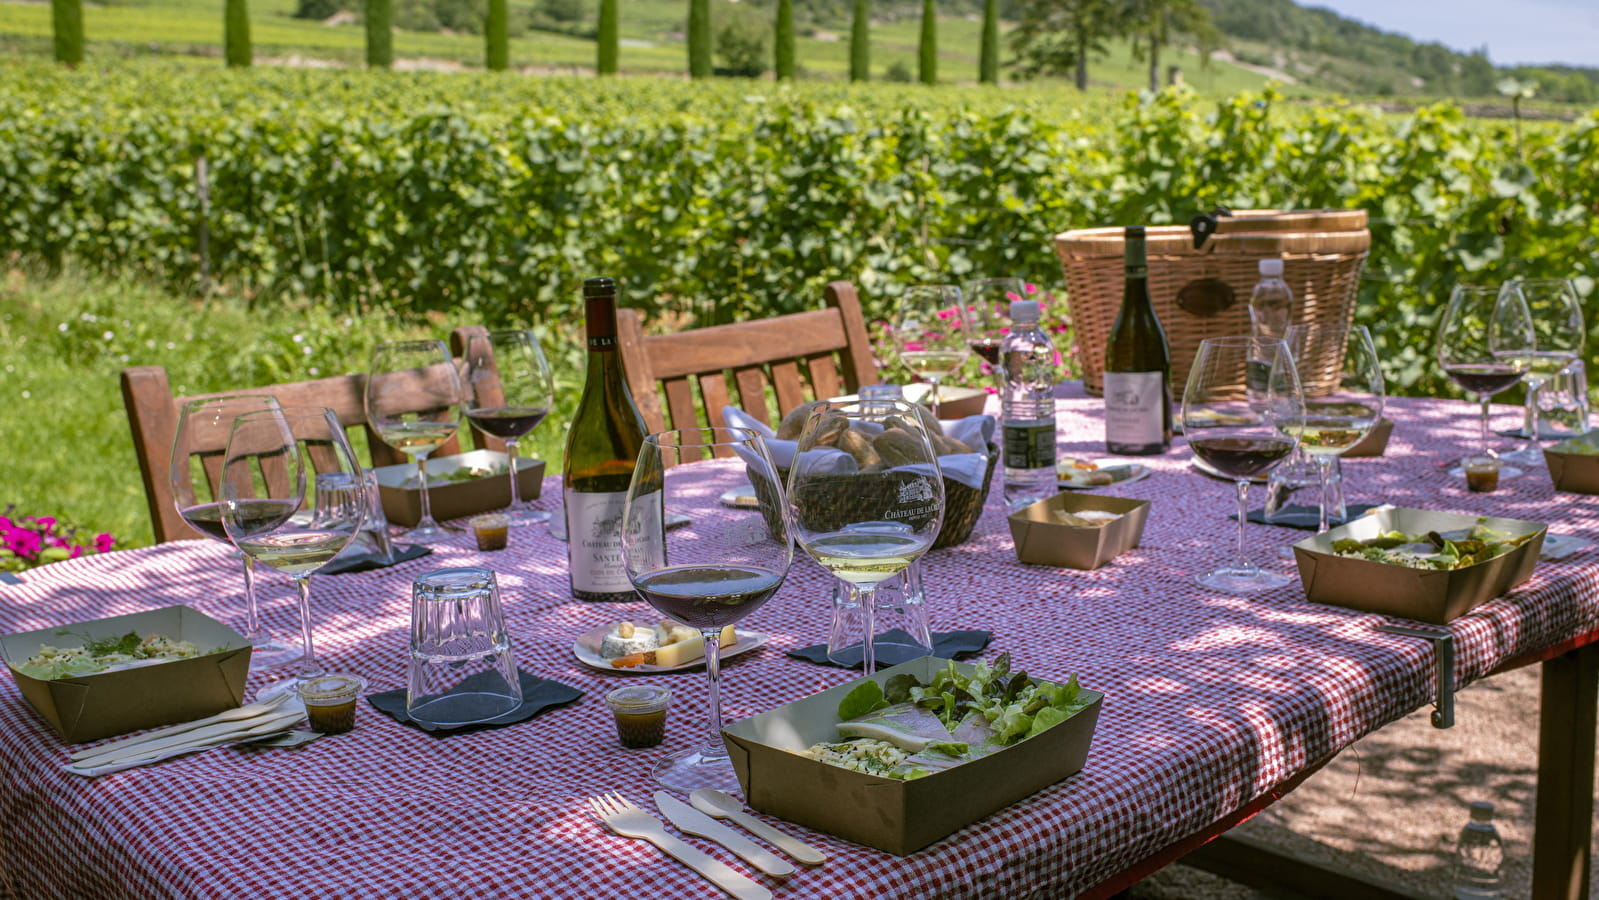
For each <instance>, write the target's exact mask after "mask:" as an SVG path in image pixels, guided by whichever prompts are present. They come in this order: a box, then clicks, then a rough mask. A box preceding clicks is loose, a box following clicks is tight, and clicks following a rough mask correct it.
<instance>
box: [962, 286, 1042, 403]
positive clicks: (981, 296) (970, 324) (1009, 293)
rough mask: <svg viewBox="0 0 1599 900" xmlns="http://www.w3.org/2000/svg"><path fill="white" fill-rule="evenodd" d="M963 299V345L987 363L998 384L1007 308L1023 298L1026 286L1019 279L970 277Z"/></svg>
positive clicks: (963, 290) (1007, 324)
mask: <svg viewBox="0 0 1599 900" xmlns="http://www.w3.org/2000/svg"><path fill="white" fill-rule="evenodd" d="M961 292H962V294H964V298H965V300H966V321H967V331H968V334H967V338H966V346H967V347H968V348H969V349H970V350H971V351H972V352H973V353H975V354H977V355H978V356H980V357H982V359H983V362H985V363H988V369H989V371H990V372H992V373H993V374H994V375H995V377H996V378H998V379H999V380H1000V381H1001V382H1003V381H1004V380H1005V373H1004V371H1003V369H1002V367H1001V364H1000V357H999V350H1000V345H1002V344H1003V343H1004V342H1005V334H1006V333H1007V332H1008V331H1009V330H1010V325H1009V323H1010V305H1011V302H1012V301H1015V300H1026V299H1027V286H1026V285H1025V284H1023V283H1022V280H1021V279H1020V278H974V279H972V280H971V281H968V282H966V284H965V285H963V286H962V288H961Z"/></svg>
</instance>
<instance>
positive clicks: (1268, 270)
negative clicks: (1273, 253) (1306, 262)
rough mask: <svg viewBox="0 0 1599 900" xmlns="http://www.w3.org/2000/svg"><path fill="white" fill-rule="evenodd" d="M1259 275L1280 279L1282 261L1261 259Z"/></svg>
mask: <svg viewBox="0 0 1599 900" xmlns="http://www.w3.org/2000/svg"><path fill="white" fill-rule="evenodd" d="M1260 274H1262V275H1274V276H1278V277H1281V276H1282V274H1283V261H1282V260H1280V259H1263V260H1261V261H1260Z"/></svg>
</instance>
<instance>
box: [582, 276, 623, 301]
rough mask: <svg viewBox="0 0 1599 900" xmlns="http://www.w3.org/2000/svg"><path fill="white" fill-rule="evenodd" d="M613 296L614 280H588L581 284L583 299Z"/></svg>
mask: <svg viewBox="0 0 1599 900" xmlns="http://www.w3.org/2000/svg"><path fill="white" fill-rule="evenodd" d="M615 295H616V279H615V278H589V279H587V280H585V281H584V282H583V296H585V297H613V296H615Z"/></svg>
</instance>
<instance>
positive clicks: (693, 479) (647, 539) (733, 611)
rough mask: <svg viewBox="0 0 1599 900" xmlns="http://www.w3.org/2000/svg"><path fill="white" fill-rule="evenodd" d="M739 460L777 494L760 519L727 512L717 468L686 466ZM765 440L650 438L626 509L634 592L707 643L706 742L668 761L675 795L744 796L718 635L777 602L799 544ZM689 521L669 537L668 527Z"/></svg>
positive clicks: (666, 777)
mask: <svg viewBox="0 0 1599 900" xmlns="http://www.w3.org/2000/svg"><path fill="white" fill-rule="evenodd" d="M733 454H736V455H737V456H738V457H740V458H741V459H742V461H743V464H744V465H745V466H748V467H749V471H750V472H751V473H752V474H757V475H759V476H761V477H763V478H764V480H765V482H766V483H767V484H769V485H771V486H772V490H770V491H766V492H758V497H757V499H758V502H759V504H760V505H761V506H762V510H761V511H762V513H764V514H765V515H763V516H761V517H760V518H751V517H750V516H749V515H748V514H747V513H742V512H738V511H735V510H731V509H728V508H727V507H725V506H723V505H722V502H721V499H720V496H721V489H720V488H717V489H714V490H713V489H711V488H710V487H709V486H708V485H707V482H706V479H707V477H708V476H714V474H715V473H714V471H712V472H707V471H705V470H704V467H702V466H693V465H688V463H693V462H697V461H701V460H711V459H712V458H713V457H716V456H727V455H733ZM778 484H779V481H778V478H777V467H776V466H775V465H773V463H772V457H771V454H770V453H769V452H768V451H767V448H766V442H765V441H764V440H763V439H762V438H761V436H760V435H759V434H756V433H755V432H753V431H749V430H747V429H743V428H691V429H686V430H683V431H666V432H661V433H659V434H652V435H649V436H648V437H646V438H645V439H644V445H643V447H641V448H640V450H639V456H638V463H637V465H635V466H634V468H633V478H632V481H631V482H630V483H629V485H628V490H627V500H626V502H625V503H624V504H623V507H622V525H623V527H622V529H621V534H622V561H623V564H624V565H625V566H626V568H627V577H628V580H629V581H630V582H632V584H633V588H634V590H636V591H638V592H639V594H640V595H641V596H643V598H644V600H645V602H647V603H648V604H649V605H650V606H651V607H653V608H654V609H655V610H656V611H657V612H659V613H661V614H662V615H664V616H667V617H669V618H672V619H675V620H677V621H679V622H683V623H685V624H687V625H691V626H693V627H695V628H698V629H699V630H700V634H702V635H703V636H704V638H705V673H706V675H707V677H708V678H709V679H710V698H709V704H710V731H711V733H710V740H709V741H708V742H706V743H705V744H703V745H701V746H698V747H694V748H692V749H690V750H687V751H684V752H681V753H677V754H673V755H671V756H667V757H665V758H663V759H662V760H661V761H660V762H659V763H658V764H657V765H656V766H655V779H656V780H657V781H659V782H660V783H661V784H662V785H664V786H665V787H667V788H670V789H672V790H675V791H682V792H684V793H687V792H689V791H692V790H696V789H698V788H707V787H708V788H717V789H720V790H724V791H732V792H737V791H738V779H737V777H736V776H735V775H734V772H733V766H732V763H731V761H730V760H729V759H728V755H727V748H726V747H725V746H724V745H723V744H722V738H721V734H722V707H721V695H720V692H719V688H720V681H721V633H722V628H723V627H724V626H727V625H731V624H733V623H735V622H738V621H739V620H741V619H743V618H744V617H745V616H747V615H749V614H750V613H751V612H754V611H755V610H756V609H758V608H759V607H760V606H761V604H763V603H765V602H766V601H767V600H768V599H770V598H771V596H772V594H774V593H776V591H777V589H778V587H779V586H781V585H782V583H783V578H784V577H785V576H786V575H787V574H788V567H789V565H790V564H791V563H792V562H793V560H794V541H793V539H792V538H791V537H790V531H789V527H788V517H787V512H786V508H785V505H784V503H783V495H782V489H781V488H780V487H778ZM678 517H685V518H687V519H688V520H689V524H688V525H686V526H683V527H680V528H672V529H671V530H668V529H667V527H666V523H667V521H669V520H671V519H676V518H678Z"/></svg>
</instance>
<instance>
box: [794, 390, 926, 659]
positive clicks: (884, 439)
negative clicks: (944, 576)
mask: <svg viewBox="0 0 1599 900" xmlns="http://www.w3.org/2000/svg"><path fill="white" fill-rule="evenodd" d="M788 502H789V505H790V507H791V509H792V511H793V524H794V540H795V541H796V542H797V543H798V544H799V545H800V547H801V548H803V549H804V550H805V552H806V553H807V554H809V555H810V557H811V558H812V559H814V560H816V561H817V562H818V563H820V564H821V566H822V568H824V569H827V570H828V571H830V572H832V573H833V574H835V575H837V576H838V577H839V578H842V579H843V580H844V581H846V582H848V583H849V585H850V603H851V604H852V605H854V606H856V607H858V608H859V609H860V611H861V617H862V632H863V634H864V639H863V640H862V642H861V652H862V656H863V662H864V665H865V670H866V674H868V675H870V674H871V673H873V672H874V671H876V669H877V654H876V646H875V641H874V639H873V638H874V635H875V634H876V603H877V601H876V594H875V591H876V589H877V586H878V585H879V584H881V583H882V582H883V581H885V580H887V579H889V578H891V577H893V576H894V575H896V574H898V573H900V572H901V571H903V570H904V569H905V568H906V567H908V566H910V565H911V564H912V563H914V562H915V561H916V560H917V559H920V558H921V556H922V554H924V553H926V552H927V550H928V548H930V547H932V546H933V542H934V541H935V540H936V539H937V538H938V530H939V528H940V527H941V526H942V525H943V521H944V478H943V475H942V473H941V472H940V471H939V468H938V457H937V455H936V454H935V453H934V452H933V447H932V444H931V443H930V442H929V440H928V436H927V432H926V431H925V430H924V429H923V426H922V424H921V420H920V419H919V418H917V415H916V410H915V408H914V407H912V406H911V405H910V404H908V403H905V402H903V401H898V400H883V401H876V402H873V403H870V404H862V403H842V402H841V403H824V404H821V405H819V406H817V407H816V408H815V409H814V410H812V412H811V415H810V417H809V418H808V419H807V420H806V423H805V428H804V430H802V431H801V432H800V436H799V441H798V447H797V453H796V454H795V456H794V463H793V465H792V466H791V467H790V468H789V473H788Z"/></svg>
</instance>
